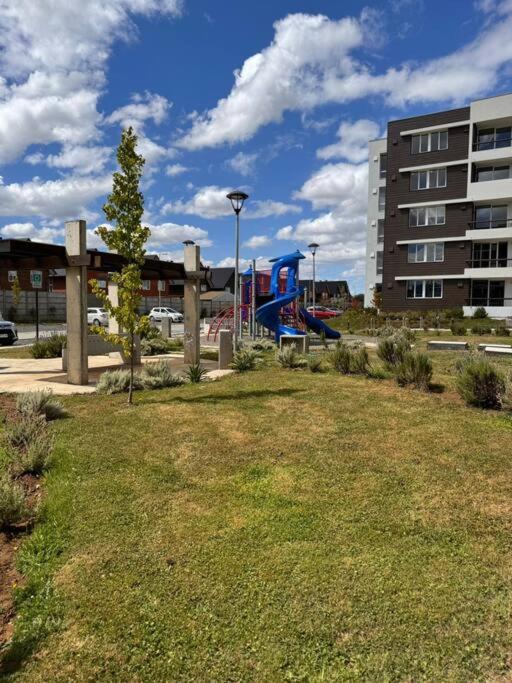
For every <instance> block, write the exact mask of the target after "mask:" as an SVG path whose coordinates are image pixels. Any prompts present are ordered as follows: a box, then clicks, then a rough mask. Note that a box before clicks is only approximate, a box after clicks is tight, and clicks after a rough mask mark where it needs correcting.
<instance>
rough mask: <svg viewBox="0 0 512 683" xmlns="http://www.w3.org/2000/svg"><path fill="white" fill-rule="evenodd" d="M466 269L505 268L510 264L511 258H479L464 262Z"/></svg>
mask: <svg viewBox="0 0 512 683" xmlns="http://www.w3.org/2000/svg"><path fill="white" fill-rule="evenodd" d="M466 264H467V266H468V268H506V267H507V266H508V265H510V264H512V258H500V257H499V256H496V257H494V258H493V257H490V256H487V257H481V258H473V259H470V260H469V261H466Z"/></svg>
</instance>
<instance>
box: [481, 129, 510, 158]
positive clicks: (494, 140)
mask: <svg viewBox="0 0 512 683" xmlns="http://www.w3.org/2000/svg"><path fill="white" fill-rule="evenodd" d="M507 131H508V132H507V133H504V134H501V133H495V134H493V135H485V134H482V133H479V134H478V137H477V139H476V140H475V141H474V142H473V152H483V151H484V150H489V149H502V148H503V147H512V135H511V134H510V128H508V129H507Z"/></svg>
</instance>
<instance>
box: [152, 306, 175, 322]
mask: <svg viewBox="0 0 512 683" xmlns="http://www.w3.org/2000/svg"><path fill="white" fill-rule="evenodd" d="M162 318H170V319H171V320H172V322H173V323H182V322H183V315H182V314H181V313H180V312H179V311H175V310H174V308H169V307H168V306H166V307H165V308H164V307H158V308H152V309H151V310H150V311H149V320H150V322H152V323H160V322H162Z"/></svg>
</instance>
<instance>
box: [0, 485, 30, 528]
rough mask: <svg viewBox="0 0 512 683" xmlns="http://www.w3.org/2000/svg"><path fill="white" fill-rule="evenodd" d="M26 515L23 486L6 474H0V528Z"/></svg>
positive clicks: (16, 522) (8, 525) (14, 522)
mask: <svg viewBox="0 0 512 683" xmlns="http://www.w3.org/2000/svg"><path fill="white" fill-rule="evenodd" d="M27 516H28V508H27V503H26V498H25V493H24V491H23V488H22V487H21V486H20V485H19V484H18V483H17V482H15V481H14V480H13V479H11V477H10V476H9V475H8V474H7V473H4V474H0V528H2V529H5V528H7V527H10V526H12V525H13V524H18V523H19V522H21V521H23V520H24V519H26V517H27Z"/></svg>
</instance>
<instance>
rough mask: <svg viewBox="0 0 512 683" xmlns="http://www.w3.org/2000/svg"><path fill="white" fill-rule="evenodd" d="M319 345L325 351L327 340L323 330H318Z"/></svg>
mask: <svg viewBox="0 0 512 683" xmlns="http://www.w3.org/2000/svg"><path fill="white" fill-rule="evenodd" d="M320 343H321V344H322V346H323V347H324V349H326V348H327V347H328V344H327V339H326V337H325V330H320Z"/></svg>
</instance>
